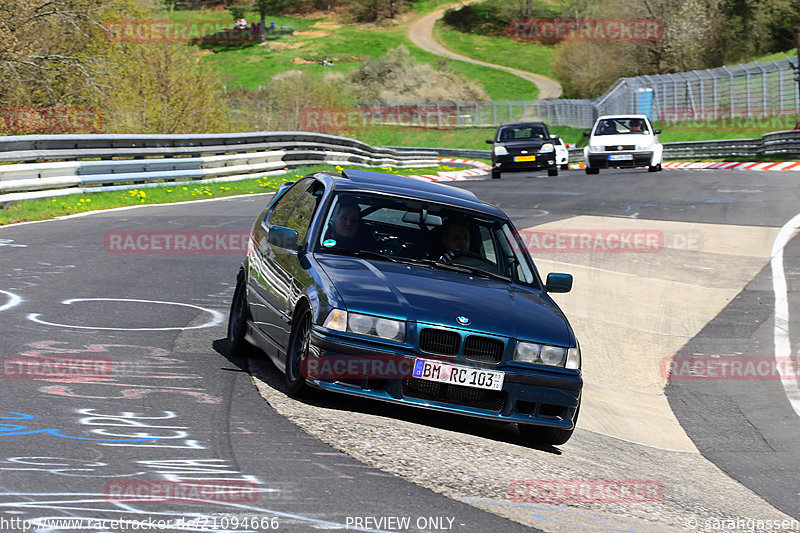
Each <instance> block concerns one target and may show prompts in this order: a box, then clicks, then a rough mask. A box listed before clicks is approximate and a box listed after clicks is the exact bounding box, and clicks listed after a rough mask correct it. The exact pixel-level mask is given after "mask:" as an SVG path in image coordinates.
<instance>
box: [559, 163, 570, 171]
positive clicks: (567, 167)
mask: <svg viewBox="0 0 800 533" xmlns="http://www.w3.org/2000/svg"><path fill="white" fill-rule="evenodd" d="M561 170H569V164H564V165H561Z"/></svg>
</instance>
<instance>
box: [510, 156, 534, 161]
mask: <svg viewBox="0 0 800 533" xmlns="http://www.w3.org/2000/svg"><path fill="white" fill-rule="evenodd" d="M522 161H536V156H535V155H518V156H514V162H515V163H521V162H522Z"/></svg>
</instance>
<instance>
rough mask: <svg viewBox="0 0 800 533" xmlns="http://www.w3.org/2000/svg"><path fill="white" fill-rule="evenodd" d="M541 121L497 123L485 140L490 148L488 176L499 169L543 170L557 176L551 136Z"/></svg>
mask: <svg viewBox="0 0 800 533" xmlns="http://www.w3.org/2000/svg"><path fill="white" fill-rule="evenodd" d="M554 138H555V136H551V135H550V132H549V131H548V129H547V125H545V123H544V122H514V123H509V124H500V126H498V127H497V131H496V132H495V135H494V139H486V142H487V143H489V144H492V145H494V148H492V178H494V179H499V178H500V174H501V173H502V172H529V171H534V170H543V169H546V170H547V175H548V176H558V165H557V163H556V151H555V144H554V141H553V139H554Z"/></svg>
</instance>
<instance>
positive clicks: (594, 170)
mask: <svg viewBox="0 0 800 533" xmlns="http://www.w3.org/2000/svg"><path fill="white" fill-rule="evenodd" d="M586 173H587V174H600V169H599V168H590V167H586Z"/></svg>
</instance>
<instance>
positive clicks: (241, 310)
mask: <svg viewBox="0 0 800 533" xmlns="http://www.w3.org/2000/svg"><path fill="white" fill-rule="evenodd" d="M241 278H242V279H241V280H239V282H238V283H236V290H235V291H234V292H233V300H232V301H231V310H230V313H229V314H228V353H230V354H231V355H234V356H244V355H246V354H247V352H249V351H250V348H251V344H250V343H249V342H247V340H245V338H244V336H245V333H246V332H247V320H248V318H249V317H250V308H249V307H248V305H247V287H246V282H245V280H244V276H242V277H241Z"/></svg>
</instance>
